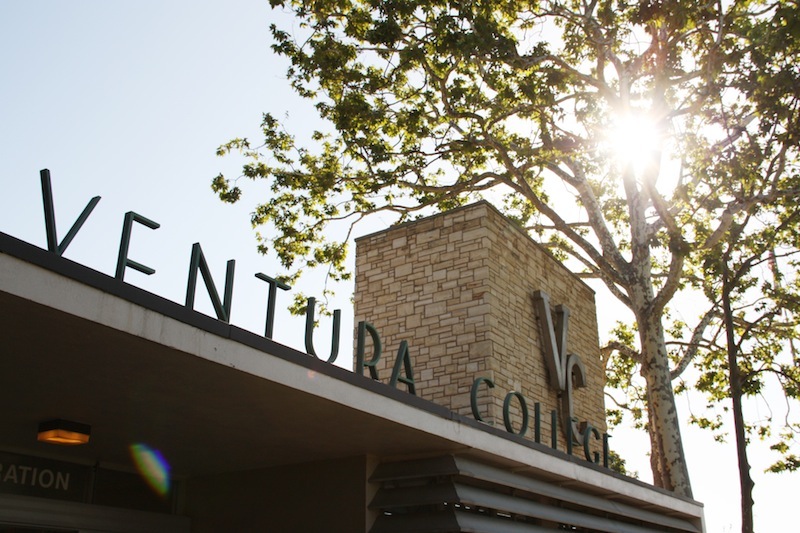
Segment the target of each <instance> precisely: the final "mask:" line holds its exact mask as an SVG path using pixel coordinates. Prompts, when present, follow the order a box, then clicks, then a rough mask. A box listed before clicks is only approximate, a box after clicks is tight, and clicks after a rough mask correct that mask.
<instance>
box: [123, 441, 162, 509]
mask: <svg viewBox="0 0 800 533" xmlns="http://www.w3.org/2000/svg"><path fill="white" fill-rule="evenodd" d="M130 450H131V457H132V458H133V462H134V464H135V465H136V469H137V470H138V471H139V474H140V475H141V476H142V477H143V478H144V480H145V481H146V482H147V484H148V485H149V486H150V488H151V489H153V491H154V492H155V493H156V494H158V495H159V496H161V497H162V498H163V497H164V496H166V495H167V494H168V493H169V484H170V480H169V463H167V461H166V459H164V456H163V455H161V452H159V451H158V450H154V449H152V448H150V447H149V446H147V445H146V444H131V446H130Z"/></svg>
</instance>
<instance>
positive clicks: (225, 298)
mask: <svg viewBox="0 0 800 533" xmlns="http://www.w3.org/2000/svg"><path fill="white" fill-rule="evenodd" d="M40 178H41V185H42V199H43V204H44V218H45V230H46V233H47V249H48V251H49V252H51V253H54V254H56V255H58V256H62V255H63V254H64V252H65V251H66V250H67V248H68V247H69V245H70V243H71V242H72V240H73V239H74V238H75V236H76V235H77V234H78V232H79V231H80V229H81V227H83V225H84V223H85V222H86V220H87V219H88V218H89V216H90V215H91V213H92V211H93V210H94V208H95V207H96V206H97V204H98V202H99V201H100V197H99V196H95V197H94V198H92V199H91V200H90V201H89V202H88V203H87V205H86V207H85V208H84V209H83V211H82V212H81V214H80V216H79V217H78V218H77V220H76V221H75V222H74V223H73V224H72V226H71V228H70V229H69V231H68V232H67V235H66V236H65V237H64V238H63V240H61V241H60V242H59V240H58V233H57V230H56V221H55V202H54V200H53V193H52V185H51V178H50V171H49V170H47V169H44V170H42V171H41V172H40ZM134 223H135V224H139V225H142V226H145V227H147V228H149V229H152V230H155V229H158V228H159V227H160V224H159V223H158V222H155V221H153V220H150V219H149V218H147V217H144V216H142V215H140V214H138V213H135V212H133V211H129V212H127V213H125V216H124V218H123V226H122V237H121V240H120V246H119V250H118V255H117V264H116V269H115V274H114V277H115V278H116V279H118V280H119V281H121V282H124V279H125V272H126V270H127V269H128V268H132V269H134V270H136V271H138V272H141V273H143V274H146V275H152V274H154V273H155V272H156V271H155V269H153V268H151V267H149V266H147V265H144V264H142V263H139V262H137V261H135V260H134V259H131V258H130V257H129V256H128V253H129V250H130V242H131V235H132V230H133V227H134V226H133V225H134ZM235 266H236V262H235V261H234V260H233V259H231V260H229V261H228V262H227V268H226V274H225V284H224V292H223V295H222V297H220V294H219V291H218V290H217V285H216V283H215V282H214V279H213V278H212V275H211V271H210V269H209V266H208V263H207V261H206V258H205V256H204V254H203V250H202V247H201V246H200V243H194V244H193V245H192V252H191V258H190V262H189V275H188V281H187V288H186V299H185V302H184V305H185V306H186V307H187V308H189V309H194V303H195V296H196V290H197V282H198V275H199V276H200V277H202V279H203V283H204V285H205V287H206V291H207V293H208V295H209V298H210V299H211V303H212V306H213V309H214V313H215V314H216V318H217V319H218V320H220V321H222V322H225V323H229V322H230V317H231V309H232V302H233V281H234V272H235ZM255 277H256V278H258V279H260V280H262V281H264V282H266V283H267V287H268V297H267V313H266V323H265V329H264V337H265V338H268V339H272V336H273V332H274V328H275V306H276V300H277V291H278V289H280V290H282V291H288V290H290V289H291V287H290V286H289V285H287V284H286V283H284V282H282V281H281V280H280V279H278V278H276V277H271V276H268V275H266V274H264V273H261V272H259V273H256V274H255ZM315 306H316V299H315V298H308V300H307V306H306V322H305V339H304V340H305V347H306V352H307V353H308V354H309V355H311V356H313V357H316V358H318V359H321V357H319V355H318V354H317V350H316V348H315V346H314V324H315ZM534 309H535V311H536V313H538V315H539V317H540V323H541V335H542V339H543V345H544V356H545V362H546V366H547V369H548V373H549V376H550V383H551V386H552V387H553V388H554V389H555V390H556V391H557V393H558V395H559V398H560V401H561V406H560V407H561V408H560V412H561V413H562V415H561V418H562V422H561V426H562V429H563V432H564V434H565V436H566V443H567V450H566V451H567V453H570V454H571V453H572V448H573V445H574V444H578V445H582V446H583V448H584V454H585V457H586V459H587V460H589V461H592V462H594V463H599V462H600V457H599V454H598V453H597V452H595V453H594V455H593V456H592V454H590V442H591V440H592V439H594V440H597V441H599V440H602V448H603V464H604V465H605V466H608V459H609V450H608V435H607V434H603V435H602V436H601V435H600V432H599V431H598V430H597V429H596V428H595V427H594V426H592V425H591V424H589V423H588V422H583V423H581V424H578V423H577V419H576V418H575V417H574V409H573V388H574V387H583V386H585V383H586V370H585V367H584V365H583V363H582V361H581V359H580V357H579V356H578V355H576V354H569V353H567V352H566V341H567V332H568V322H569V311H568V310H567V309H566V307H564V306H561V305H560V306H557V307H556V308H555V313H554V314H553V312H552V311H551V309H550V303H549V298H548V296H547V294H545V293H544V292H541V291H539V292H536V293H535V294H534ZM340 330H341V310H338V309H337V310H335V311H334V312H333V326H332V335H331V350H330V355H329V356H328V358H327V359H326V361H327V362H328V363H333V362H335V361H336V359H337V357H338V353H339V344H340V342H339V339H340ZM368 335H369V337H370V341H371V344H372V354H371V356H370V357H369V358H367V357H366V353H367V336H368ZM382 351H383V347H382V343H381V339H380V335H379V333H378V331H377V329H376V328H375V327H374V326H373V325H372V324H370V323H369V322H366V321H362V322H359V324H358V329H357V339H356V354H355V355H356V364H355V372H356V373H357V374H359V375H363V374H364V369H365V368H366V369H369V375H370V377H371V378H372V379H375V380H379V379H380V376H379V375H378V365H377V363H378V361H379V360H380V358H381V356H382ZM398 383H402V384H404V385H405V386H406V387H407V390H408V392H409V393H410V394H413V395H416V394H417V391H416V383H415V380H414V371H413V364H412V358H411V354H410V349H409V344H408V342H407V341H405V340H404V341H401V342H400V346H399V348H398V351H397V356H396V358H395V362H394V365H393V368H392V373H391V376H390V378H389V386H391V387H397V385H398ZM482 385H485V386H486V387H488V388H493V387H494V386H495V384H494V383H493V382H492V381H491V380H490V379H488V378H484V377H482V378H478V379H476V380H475V381H474V383H473V386H472V391H471V403H472V412H473V416H474V417H475V419H476V420H479V421H483V419H482V418H481V415H480V413H479V410H478V406H477V395H478V393H479V390H480V387H481V386H482ZM515 399H516V401H517V402H518V403H519V410H520V411H521V413H522V427H521V428H520V429H519V430H518V431H515V430H514V428H513V426H512V422H511V416H510V406H511V402H512V401H514V400H515ZM534 408H535V409H534V440H535V441H536V442H537V443H538V442H540V439H541V413H540V406H539V404H538V403H537V404H535V406H534ZM503 417H504V422H505V426H506V429H507V431H509V432H511V433H515V434H517V435H524V434H525V432H526V431H527V428H528V423H529V418H530V413H529V411H528V407H527V402H526V399H525V397H524V396H523V395H522V394H521V393H519V392H514V391H512V392H509V393H508V395H507V396H506V398H505V402H504V407H503ZM558 420H559V414H558V411H557V410H553V411H552V412H551V413H550V425H551V439H552V442H551V446H552V448H554V449H555V448H557V438H556V436H557V428H558V425H559V422H558ZM6 475H8V476H10V477H9V480H11V479H12V478H13V477H14V476H13V475H12V474H9V471H8V470H6ZM15 475H16V474H15ZM42 475H43V476H44V478H42ZM42 475H39V478H42V482H43V483H45V484H48V483H49V479H50V478H49V477H48V475H49V474H42ZM54 476H55V474H54ZM39 478H36V479H37V480H39ZM58 479H59V478H57V477H54V478H53V484H55V483H56V481H58ZM36 482H37V483H38V481H36Z"/></svg>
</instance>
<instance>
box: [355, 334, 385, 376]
mask: <svg viewBox="0 0 800 533" xmlns="http://www.w3.org/2000/svg"><path fill="white" fill-rule="evenodd" d="M367 332H369V336H370V337H372V359H370V360H369V361H364V350H365V349H366V346H365V345H366V341H367ZM382 351H383V347H382V346H381V338H380V336H379V335H378V330H377V329H375V326H373V325H372V324H370V323H369V322H364V321H363V320H362V321H361V322H359V323H358V343H357V344H356V374H358V375H359V376H363V375H364V367H365V366H366V367H369V375H370V377H371V378H372V379H378V369H377V368H375V365H377V364H378V361H380V359H381V352H382Z"/></svg>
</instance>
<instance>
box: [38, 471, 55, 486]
mask: <svg viewBox="0 0 800 533" xmlns="http://www.w3.org/2000/svg"><path fill="white" fill-rule="evenodd" d="M45 476H49V477H48V478H47V480H45ZM53 481H55V476H54V475H53V471H52V470H49V469H45V470H40V471H39V486H40V487H42V488H43V489H49V488H50V487H52V486H53Z"/></svg>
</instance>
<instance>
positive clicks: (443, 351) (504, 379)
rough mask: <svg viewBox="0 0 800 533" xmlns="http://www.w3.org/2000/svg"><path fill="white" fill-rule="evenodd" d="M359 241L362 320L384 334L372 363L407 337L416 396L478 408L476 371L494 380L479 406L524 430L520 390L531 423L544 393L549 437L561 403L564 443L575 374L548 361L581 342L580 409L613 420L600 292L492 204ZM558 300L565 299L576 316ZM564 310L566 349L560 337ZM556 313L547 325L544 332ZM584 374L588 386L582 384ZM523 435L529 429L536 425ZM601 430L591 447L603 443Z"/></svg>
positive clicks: (587, 416) (601, 423)
mask: <svg viewBox="0 0 800 533" xmlns="http://www.w3.org/2000/svg"><path fill="white" fill-rule="evenodd" d="M356 246H357V249H356V289H355V320H356V322H357V323H358V322H359V321H366V322H369V323H370V324H372V325H373V326H374V327H375V329H376V330H377V331H378V332H379V334H380V338H381V342H382V344H383V356H382V358H381V360H380V361H379V362H378V364H377V367H376V368H377V370H378V373H379V376H380V377H381V379H382V380H383V381H388V376H389V375H390V374H391V373H392V367H393V364H394V362H395V358H396V355H395V354H396V353H397V350H398V346H400V343H401V342H402V341H404V340H405V341H407V342H408V345H409V354H410V359H411V361H412V362H413V371H414V379H415V388H416V394H417V395H418V396H420V397H422V398H426V399H428V400H431V401H433V402H435V403H437V404H440V405H443V406H445V407H448V408H449V409H451V410H452V411H455V412H457V413H459V414H463V415H466V416H473V408H472V407H471V401H470V400H471V391H472V389H473V386H474V385H475V381H476V379H477V378H488V379H489V380H491V383H493V384H494V387H490V386H489V383H487V381H485V380H484V381H482V382H480V383H478V385H477V388H476V393H475V396H474V398H475V400H476V403H477V408H478V411H479V418H481V419H483V421H485V422H486V423H489V424H493V425H495V426H497V427H499V428H503V427H504V426H505V423H506V421H505V420H506V419H508V421H509V422H510V423H511V426H512V430H513V431H514V432H516V433H518V432H520V431H521V429H522V411H523V408H522V404H521V401H520V396H521V397H522V398H524V400H525V401H526V403H527V410H528V411H529V414H530V423H529V427H531V428H532V426H533V424H534V422H533V414H534V404H535V403H539V404H540V409H541V413H542V417H541V419H542V423H541V441H542V442H543V443H550V442H551V435H552V430H551V423H550V420H551V418H550V413H551V412H552V410H556V409H557V410H559V411H560V413H561V415H560V416H561V417H560V419H559V420H560V423H559V425H560V428H559V430H558V431H557V432H556V433H557V434H558V437H557V438H558V448H559V449H561V450H564V449H565V445H566V439H565V433H564V431H563V430H564V422H565V421H566V420H568V419H569V418H568V417H567V418H565V417H564V415H563V413H564V411H565V409H566V404H565V403H564V402H563V400H561V399H560V398H561V397H563V396H564V395H565V394H566V392H565V390H563V389H564V387H565V385H566V384H567V383H566V381H567V380H566V379H565V378H562V381H561V382H562V390H559V387H558V385H557V383H558V379H557V377H555V376H551V375H552V374H554V373H555V374H558V373H562V374H563V373H564V372H563V370H560V369H559V364H558V363H559V361H560V359H557V360H556V362H554V363H553V364H551V365H550V366H548V358H550V360H551V361H552V360H553V354H554V353H555V354H556V357H558V356H559V355H561V358H562V359H564V360H565V361H566V358H567V355H568V354H576V355H577V356H578V358H579V359H580V361H582V363H583V364H582V368H581V369H576V371H575V372H569V374H570V376H571V377H572V379H570V380H568V381H569V382H570V384H574V386H575V388H574V389H573V390H572V391H571V392H572V397H573V405H574V407H573V416H574V417H575V418H576V419H577V420H578V421H588V422H589V423H591V424H592V426H594V427H595V428H597V429H598V430H599V432H600V433H602V432H603V431H605V428H606V425H605V408H604V401H603V400H604V395H603V388H604V386H605V377H604V372H603V368H602V364H601V359H600V352H599V347H598V335H597V316H596V310H595V302H594V292H593V291H592V290H591V289H590V288H589V287H588V286H587V285H586V284H584V283H583V282H582V281H580V280H579V279H578V278H577V277H576V276H575V275H573V274H572V273H571V272H569V271H568V270H567V269H566V268H565V267H564V266H563V265H562V264H560V263H559V262H558V261H556V260H555V259H553V257H552V256H551V255H550V254H548V253H547V252H546V251H545V250H544V249H543V248H542V247H541V246H539V245H538V244H536V243H535V242H533V241H532V240H531V239H530V237H529V236H528V235H527V234H526V233H525V232H524V231H523V230H521V229H520V228H519V227H518V226H517V225H515V224H514V223H513V222H511V221H510V220H508V219H506V218H505V217H504V216H503V215H502V214H500V213H499V212H498V211H497V210H496V209H495V208H493V207H492V206H491V205H490V204H488V203H486V202H479V203H476V204H472V205H469V206H465V207H462V208H459V209H454V210H452V211H448V212H444V213H441V214H438V215H435V216H432V217H429V218H425V219H421V220H417V221H414V222H409V223H406V224H401V225H398V226H395V227H392V228H390V229H388V230H385V231H381V232H378V233H374V234H371V235H367V236H365V237H362V238H360V239H358V240H357V241H356ZM542 293H544V295H547V296H549V305H547V300H546V299H544V300H543V298H542ZM536 294H538V296H535V295H536ZM560 306H563V307H566V308H568V310H569V316H568V318H566V319H564V318H563V317H564V313H563V312H562V313H561V314H560V313H559V312H558V311H559V309H561V307H560ZM545 309H547V310H546V311H545ZM547 314H549V315H550V316H549V317H548V316H547ZM559 317H562V319H561V321H559ZM565 322H566V323H567V324H568V327H567V328H566V349H563V348H562V347H560V345H559V343H558V342H557V340H558V339H557V337H558V336H559V332H560V331H563V326H564V323H565ZM548 324H549V325H550V327H551V328H552V329H551V334H550V335H545V334H546V332H547V331H548V330H547V326H548ZM543 326H544V327H543ZM559 326H561V327H559ZM553 332H555V337H556V338H553V335H552V333H553ZM548 345H549V346H550V349H549V350H548ZM571 362H572V361H571ZM358 370H359V369H358V368H356V371H358ZM579 370H582V372H579ZM365 374H366V372H365ZM578 374H582V375H578ZM581 378H582V379H581ZM580 381H583V382H585V386H584V387H580V388H578V386H579V385H580V383H579V382H580ZM402 386H403V384H402V383H401V384H400V387H402ZM511 391H514V392H517V393H519V394H518V395H516V396H514V397H512V398H511V399H510V400H508V409H507V413H508V415H507V416H506V419H504V410H503V408H504V402H506V398H507V395H508V393H509V392H511ZM573 420H574V419H573ZM576 427H577V425H576ZM525 436H526V437H528V438H531V439H533V438H534V434H533V430H532V429H529V430H528V431H527V433H526V435H525ZM593 442H596V443H595V444H592V446H591V448H592V449H597V447H598V446H601V445H600V444H599V441H593ZM576 453H577V452H576Z"/></svg>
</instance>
